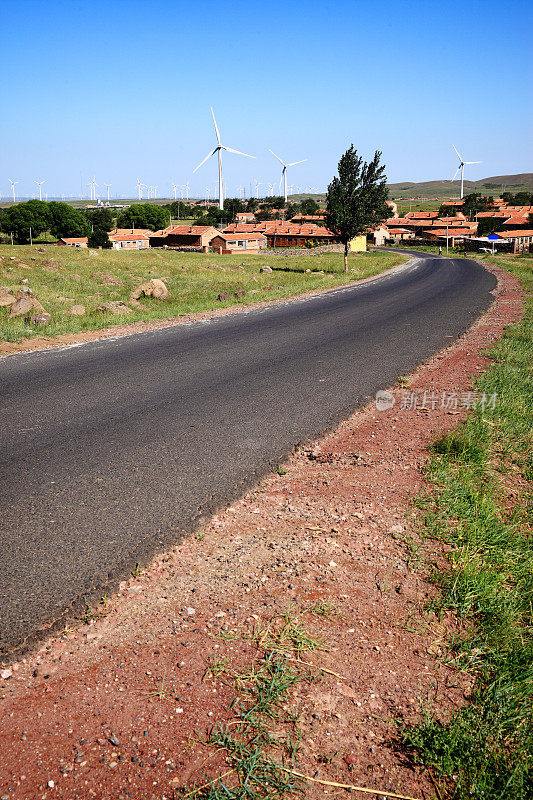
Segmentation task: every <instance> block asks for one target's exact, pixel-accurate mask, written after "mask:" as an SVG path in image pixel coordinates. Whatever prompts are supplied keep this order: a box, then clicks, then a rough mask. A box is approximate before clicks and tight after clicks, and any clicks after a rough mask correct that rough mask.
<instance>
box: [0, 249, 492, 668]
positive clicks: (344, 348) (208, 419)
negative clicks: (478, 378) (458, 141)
mask: <svg viewBox="0 0 533 800" xmlns="http://www.w3.org/2000/svg"><path fill="white" fill-rule="evenodd" d="M495 284H496V281H495V278H494V277H493V276H492V275H491V274H489V273H488V272H486V271H484V270H483V269H482V268H481V267H480V266H479V265H477V264H476V263H474V262H472V261H464V260H451V259H450V260H449V259H439V258H434V257H427V258H426V257H424V258H423V260H416V261H414V262H410V263H409V264H408V265H406V266H403V267H398V268H396V269H395V270H393V271H392V272H391V273H388V274H387V275H384V276H382V277H380V278H379V277H378V278H376V279H374V280H372V281H371V282H368V283H366V284H362V285H359V286H356V287H352V288H348V289H338V290H333V291H331V292H328V293H326V294H323V295H320V296H318V297H315V298H312V299H307V300H294V301H291V302H287V303H284V304H281V305H277V306H273V307H270V308H266V309H261V310H256V311H249V312H246V313H239V314H234V315H229V316H225V317H219V318H218V319H213V320H211V321H209V322H207V323H193V324H190V325H182V326H177V327H171V328H166V329H162V330H158V331H153V332H150V333H144V334H136V335H133V336H127V337H123V338H120V339H115V340H107V341H100V342H91V343H87V344H84V345H82V346H78V347H71V348H63V349H58V350H53V351H45V352H37V353H30V354H25V355H17V356H10V357H8V358H3V359H1V360H0V460H1V463H0V492H1V495H0V518H1V530H0V547H1V561H0V573H1V574H0V604H1V607H0V613H1V617H0V656H1V655H2V654H4V656H5V655H6V654H8V653H10V652H11V653H12V652H14V651H15V650H18V651H21V650H23V649H24V648H25V647H27V646H28V645H30V644H31V643H32V642H33V641H35V640H36V639H38V638H39V637H40V636H41V635H42V633H43V631H44V630H49V628H50V625H53V624H59V623H60V622H61V620H62V618H64V616H65V614H66V613H68V611H69V610H71V609H73V608H74V607H76V606H77V605H78V606H79V604H80V603H81V600H82V598H83V596H84V595H91V593H92V592H94V591H97V590H101V589H103V588H104V587H105V586H113V585H114V583H115V582H116V581H117V580H118V578H119V577H121V576H122V575H124V574H126V573H128V572H129V570H130V569H131V567H132V566H133V565H135V564H136V563H137V562H146V561H147V559H148V557H149V556H151V555H152V554H153V553H154V552H155V551H157V550H160V549H162V548H163V547H165V546H166V545H169V544H170V543H174V542H176V541H177V540H178V539H179V538H180V537H181V536H183V535H184V534H185V533H187V532H190V531H191V529H193V528H194V527H195V525H196V524H197V521H198V518H199V517H200V516H207V515H209V514H210V513H212V512H213V511H214V510H215V509H216V508H220V507H221V506H223V505H225V504H227V503H228V502H230V501H231V500H233V499H235V498H236V497H238V496H239V495H242V493H243V492H244V490H245V489H246V488H247V487H248V486H250V485H251V484H253V483H255V482H256V481H257V479H258V477H260V476H261V475H262V474H264V473H265V471H267V470H268V469H269V468H270V465H272V464H273V463H278V462H279V461H280V460H281V459H282V458H283V457H284V456H285V455H286V454H287V453H288V452H289V451H290V450H291V449H292V448H294V446H295V445H296V444H297V443H298V442H302V441H309V440H312V439H315V438H316V437H317V436H319V435H320V434H321V433H322V432H324V430H326V429H327V428H329V427H331V426H333V425H334V424H335V423H336V422H337V421H338V420H339V419H341V418H342V417H346V416H347V415H349V414H350V413H351V412H352V411H353V409H354V408H355V407H357V406H360V405H362V404H364V403H365V402H366V401H367V400H368V398H369V397H371V396H373V394H374V393H375V392H376V390H377V389H380V388H386V387H387V386H389V385H391V384H392V383H393V382H394V381H395V379H396V378H397V376H398V375H401V374H406V373H408V372H409V371H410V370H412V369H413V368H414V367H415V366H417V365H418V364H419V363H420V362H422V361H424V360H425V359H426V358H428V357H429V356H430V355H432V354H433V353H435V352H436V351H438V350H439V349H441V348H442V347H443V346H445V345H448V344H449V343H450V341H451V340H452V338H454V337H457V336H458V335H460V334H461V333H462V332H464V331H465V330H466V329H467V328H468V327H469V326H470V325H471V324H472V323H473V322H474V320H475V319H476V318H477V317H478V316H479V315H480V314H481V313H482V312H483V311H484V310H485V309H486V308H487V307H488V305H489V304H490V302H491V301H492V296H491V294H490V292H491V290H492V289H494V287H495Z"/></svg>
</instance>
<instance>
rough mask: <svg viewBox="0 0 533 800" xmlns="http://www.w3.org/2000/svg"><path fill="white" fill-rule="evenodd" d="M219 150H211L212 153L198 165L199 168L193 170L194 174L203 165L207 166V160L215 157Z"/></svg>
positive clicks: (216, 148)
mask: <svg viewBox="0 0 533 800" xmlns="http://www.w3.org/2000/svg"><path fill="white" fill-rule="evenodd" d="M217 150H218V147H215V149H214V150H211V152H210V153H208V154H207V155H206V157H205V158H204V160H203V161H200V163H199V164H198V166H197V167H196V168H195V169H193V172H196V170H197V169H200V167H201V166H203V164H205V162H206V161H207V159H208V158H211V156H214V155H215V153H216V151H217Z"/></svg>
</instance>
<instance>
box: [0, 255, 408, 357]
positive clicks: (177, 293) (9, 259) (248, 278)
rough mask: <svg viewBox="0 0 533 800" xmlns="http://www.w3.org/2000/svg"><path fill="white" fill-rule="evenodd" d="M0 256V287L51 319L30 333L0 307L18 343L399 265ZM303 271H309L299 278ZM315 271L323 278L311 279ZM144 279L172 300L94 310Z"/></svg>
mask: <svg viewBox="0 0 533 800" xmlns="http://www.w3.org/2000/svg"><path fill="white" fill-rule="evenodd" d="M0 257H1V260H0V286H7V287H10V288H13V289H16V288H17V287H18V285H19V283H20V281H21V280H23V279H24V278H27V279H28V285H29V286H30V288H31V289H32V291H33V292H34V294H35V296H36V297H37V299H38V300H39V301H40V302H41V303H42V305H43V306H44V307H45V309H46V311H48V312H49V313H50V314H51V315H52V321H51V323H50V324H49V325H48V326H47V327H45V328H33V327H32V326H31V325H29V324H28V323H26V322H25V321H24V318H22V317H21V318H18V319H8V311H9V310H8V309H5V308H0V340H2V339H3V340H5V341H20V340H21V339H23V338H25V337H28V336H35V335H42V334H43V333H44V334H46V335H47V336H53V335H57V334H62V333H72V332H77V331H87V330H95V329H98V328H104V327H107V326H109V325H112V324H117V323H123V322H132V321H135V320H161V319H168V318H172V317H177V316H178V315H180V314H188V313H193V312H197V311H205V310H208V309H213V308H220V307H224V306H230V305H236V304H243V305H248V304H250V303H256V302H259V301H263V300H270V299H277V298H284V297H292V296H295V295H298V294H302V293H304V292H307V291H312V290H316V289H322V288H330V287H334V286H338V285H340V284H343V283H348V282H350V281H353V280H358V279H360V278H365V277H370V276H372V275H377V274H378V273H380V272H382V271H383V270H385V269H389V268H390V267H393V266H395V265H397V264H400V263H402V262H403V261H404V260H405V257H404V256H400V255H398V254H397V253H381V252H371V253H361V254H354V255H351V256H350V257H349V267H350V268H351V269H352V270H353V272H350V273H348V274H347V275H346V274H344V272H343V260H342V255H340V254H336V253H327V254H324V255H309V254H305V253H303V254H302V255H301V256H296V257H294V258H287V257H285V256H276V255H269V254H261V255H255V256H253V255H252V256H248V257H246V256H242V255H239V256H228V255H224V256H219V255H212V254H206V255H204V254H201V253H177V252H173V251H170V250H159V249H153V250H148V251H144V252H140V251H135V252H130V253H120V252H117V251H115V250H97V251H90V250H88V249H85V248H84V249H80V250H77V249H74V248H66V247H54V246H51V245H50V246H33V247H30V246H14V247H11V246H7V245H3V246H0ZM50 262H51V263H50ZM264 265H268V266H270V267H271V268H272V270H273V272H272V274H270V273H265V274H262V273H260V272H259V268H260V267H261V266H264ZM306 269H310V270H313V272H311V273H307V274H306V272H305V270H306ZM319 271H324V273H325V274H323V275H322V274H317V273H318V272H319ZM150 278H162V279H163V280H164V281H165V283H166V285H167V286H168V288H169V290H170V291H171V293H172V297H171V298H170V299H169V300H165V301H158V300H154V299H153V298H146V299H142V300H141V303H142V306H143V307H142V309H134V310H133V312H132V313H131V314H124V315H114V314H109V313H105V314H104V313H101V312H96V311H95V309H96V308H97V307H98V306H99V305H100V304H102V303H104V302H106V301H110V300H122V301H123V302H125V303H127V304H128V298H129V295H130V292H131V291H132V290H133V289H134V288H135V287H136V286H138V285H139V284H140V283H142V282H145V281H147V280H149V279H150ZM106 281H107V282H106ZM239 289H243V290H244V292H245V294H244V296H243V297H240V298H236V297H235V294H234V293H235V292H236V291H237V290H239ZM223 292H229V293H230V298H229V299H228V300H225V301H222V302H219V301H218V300H217V297H218V295H219V294H220V293H223ZM74 304H82V305H84V306H85V307H86V312H87V313H86V314H85V316H83V317H73V316H70V315H69V314H68V313H67V312H68V310H69V308H70V307H71V306H72V305H74Z"/></svg>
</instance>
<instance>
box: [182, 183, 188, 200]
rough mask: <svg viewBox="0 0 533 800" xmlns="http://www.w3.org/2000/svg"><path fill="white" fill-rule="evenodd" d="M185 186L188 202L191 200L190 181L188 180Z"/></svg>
mask: <svg viewBox="0 0 533 800" xmlns="http://www.w3.org/2000/svg"><path fill="white" fill-rule="evenodd" d="M183 188H184V189H185V191H186V193H187V202H189V181H187V183H185V184H183Z"/></svg>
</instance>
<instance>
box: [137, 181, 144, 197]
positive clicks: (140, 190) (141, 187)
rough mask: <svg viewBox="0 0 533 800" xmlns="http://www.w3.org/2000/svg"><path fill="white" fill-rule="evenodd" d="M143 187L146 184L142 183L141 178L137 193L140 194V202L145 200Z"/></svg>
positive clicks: (138, 182)
mask: <svg viewBox="0 0 533 800" xmlns="http://www.w3.org/2000/svg"><path fill="white" fill-rule="evenodd" d="M143 186H144V183H141V180H140V178H137V192H138V194H139V200H142V199H143Z"/></svg>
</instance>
